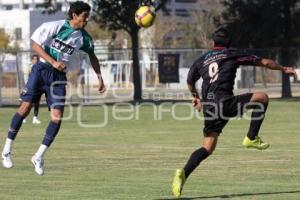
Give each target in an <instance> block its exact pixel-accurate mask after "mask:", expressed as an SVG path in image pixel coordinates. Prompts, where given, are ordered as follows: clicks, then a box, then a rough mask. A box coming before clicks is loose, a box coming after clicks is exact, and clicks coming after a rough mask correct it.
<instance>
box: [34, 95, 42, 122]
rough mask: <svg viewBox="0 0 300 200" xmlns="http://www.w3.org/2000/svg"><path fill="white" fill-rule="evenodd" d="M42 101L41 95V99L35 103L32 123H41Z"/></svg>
mask: <svg viewBox="0 0 300 200" xmlns="http://www.w3.org/2000/svg"><path fill="white" fill-rule="evenodd" d="M40 101H41V97H40V98H39V100H38V101H37V102H36V103H35V104H34V109H33V118H32V123H33V124H40V123H41V121H40V120H39V119H38V115H39V109H40Z"/></svg>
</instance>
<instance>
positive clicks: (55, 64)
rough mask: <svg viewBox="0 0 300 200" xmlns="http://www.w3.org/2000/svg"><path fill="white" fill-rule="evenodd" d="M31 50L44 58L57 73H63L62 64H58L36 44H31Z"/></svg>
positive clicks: (63, 66)
mask: <svg viewBox="0 0 300 200" xmlns="http://www.w3.org/2000/svg"><path fill="white" fill-rule="evenodd" d="M32 49H33V50H34V51H35V52H36V53H37V54H38V55H39V56H40V57H42V58H44V59H45V60H46V61H47V62H48V63H50V64H51V65H52V66H53V67H54V68H56V69H57V70H59V71H63V70H64V68H65V64H64V63H63V62H58V61H56V60H54V59H53V58H52V57H51V56H49V55H48V54H47V53H46V51H45V50H44V49H43V48H42V47H41V46H40V45H39V44H37V43H35V42H33V43H32Z"/></svg>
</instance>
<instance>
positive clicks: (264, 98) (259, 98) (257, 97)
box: [252, 92, 269, 104]
mask: <svg viewBox="0 0 300 200" xmlns="http://www.w3.org/2000/svg"><path fill="white" fill-rule="evenodd" d="M252 101H253V102H260V103H264V104H268V102H269V96H268V95H267V94H266V93H264V92H257V93H255V94H254V96H253V99H252Z"/></svg>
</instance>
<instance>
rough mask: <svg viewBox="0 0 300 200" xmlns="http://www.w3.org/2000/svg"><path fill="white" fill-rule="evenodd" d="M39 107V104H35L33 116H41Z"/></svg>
mask: <svg viewBox="0 0 300 200" xmlns="http://www.w3.org/2000/svg"><path fill="white" fill-rule="evenodd" d="M39 107H40V104H39V103H35V104H34V110H33V116H35V117H37V116H38V115H39Z"/></svg>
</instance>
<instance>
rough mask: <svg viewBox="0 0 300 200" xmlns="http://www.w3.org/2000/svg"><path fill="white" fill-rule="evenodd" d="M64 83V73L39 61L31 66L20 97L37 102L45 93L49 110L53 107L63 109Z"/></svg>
mask: <svg viewBox="0 0 300 200" xmlns="http://www.w3.org/2000/svg"><path fill="white" fill-rule="evenodd" d="M66 84H67V78H66V73H64V72H60V71H58V70H56V69H55V68H53V67H51V66H50V65H48V64H45V63H43V62H39V63H37V64H35V65H33V66H32V71H31V73H30V75H29V78H28V81H27V83H26V86H25V88H24V89H23V91H22V93H21V99H22V101H25V102H31V103H38V101H39V99H40V96H41V95H42V94H43V93H45V96H46V101H47V105H48V108H49V110H50V109H53V108H54V109H59V110H61V111H63V109H64V105H65V96H66Z"/></svg>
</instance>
